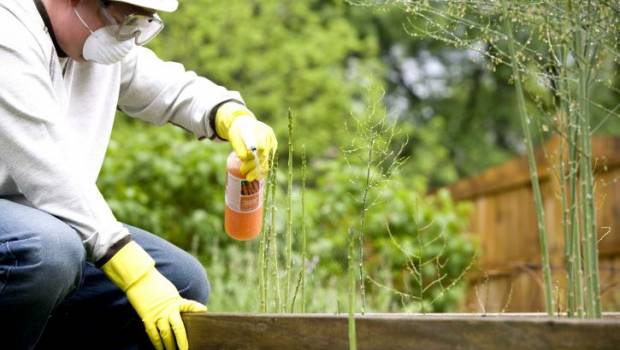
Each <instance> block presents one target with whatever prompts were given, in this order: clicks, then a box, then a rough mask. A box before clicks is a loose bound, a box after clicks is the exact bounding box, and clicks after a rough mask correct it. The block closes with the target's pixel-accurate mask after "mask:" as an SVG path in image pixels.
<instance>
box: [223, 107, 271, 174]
mask: <svg viewBox="0 0 620 350" xmlns="http://www.w3.org/2000/svg"><path fill="white" fill-rule="evenodd" d="M215 131H216V132H217V134H218V135H219V136H220V137H222V138H224V139H226V140H229V141H230V143H231V144H232V147H233V149H234V151H235V153H236V154H237V157H239V160H241V168H240V171H241V173H242V174H244V175H245V176H246V178H247V180H248V181H254V180H256V179H261V178H263V177H264V176H265V175H266V174H267V171H268V170H269V155H270V154H271V153H273V152H275V151H276V148H278V141H277V140H276V136H275V134H274V133H273V129H271V127H269V126H268V125H267V124H265V123H262V122H259V121H258V120H256V117H255V116H254V114H252V112H251V111H250V110H249V109H247V108H246V107H245V106H244V105H242V104H239V103H236V102H227V103H225V104H223V105H221V106H220V107H219V108H218V110H217V113H216V114H215ZM252 146H255V147H256V150H257V153H258V165H259V167H260V168H259V169H257V168H256V163H257V162H256V161H255V160H254V154H253V153H252V150H251V149H250V147H252Z"/></svg>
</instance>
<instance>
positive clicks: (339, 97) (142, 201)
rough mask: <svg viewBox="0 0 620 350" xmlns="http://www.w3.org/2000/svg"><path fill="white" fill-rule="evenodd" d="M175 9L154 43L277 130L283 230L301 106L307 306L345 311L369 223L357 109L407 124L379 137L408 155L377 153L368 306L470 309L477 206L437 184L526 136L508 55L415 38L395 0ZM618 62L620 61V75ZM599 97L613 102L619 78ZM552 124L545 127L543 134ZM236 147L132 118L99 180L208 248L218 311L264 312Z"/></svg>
mask: <svg viewBox="0 0 620 350" xmlns="http://www.w3.org/2000/svg"><path fill="white" fill-rule="evenodd" d="M162 17H163V18H164V20H165V22H166V28H165V30H164V31H163V32H162V33H161V34H160V35H159V37H158V38H157V39H156V40H154V41H153V42H152V43H151V44H149V46H150V47H151V48H152V49H153V50H154V51H155V52H156V53H157V54H158V55H159V56H160V57H162V58H164V59H168V60H173V61H177V62H181V63H183V64H184V65H185V66H186V68H187V69H189V70H193V71H196V72H197V73H198V74H200V75H203V76H206V77H208V78H209V79H211V80H213V81H215V82H216V83H218V84H221V85H224V86H226V87H228V88H229V89H234V90H238V91H240V92H241V93H242V95H243V96H244V99H245V100H246V103H247V105H248V106H249V107H250V108H251V109H252V110H253V111H254V112H255V114H256V115H257V116H258V118H259V119H261V120H263V121H265V122H266V123H268V124H270V125H271V126H273V128H274V130H275V131H276V134H277V135H278V139H279V145H280V148H279V152H280V156H281V157H280V167H279V171H280V175H279V179H280V181H279V189H278V193H277V199H276V201H277V203H278V208H279V211H278V214H277V217H276V219H277V220H276V228H277V232H278V233H279V234H280V236H281V237H282V236H283V235H284V232H285V216H286V213H285V212H286V210H285V209H286V204H285V203H286V202H285V196H286V193H285V191H286V176H285V174H286V154H287V147H288V146H287V136H286V135H287V118H286V116H287V110H288V109H289V108H290V109H291V110H292V111H293V114H294V120H295V133H296V137H295V139H294V141H293V145H294V148H295V151H296V152H295V158H294V163H295V167H296V169H297V170H296V172H295V175H296V178H295V186H294V193H293V197H294V199H295V203H296V207H295V208H294V211H295V225H294V234H295V237H296V241H295V243H294V244H295V249H296V251H299V240H298V239H297V237H299V232H300V218H299V215H300V211H299V209H300V204H299V197H300V183H301V179H300V178H299V164H300V153H299V149H300V148H301V146H302V145H304V146H305V148H306V152H307V155H308V164H309V166H308V170H307V172H306V173H307V175H306V178H307V183H308V186H307V187H308V188H307V190H306V216H305V224H306V229H307V232H308V242H309V245H308V250H309V263H308V264H307V266H305V267H303V268H305V269H306V271H307V273H308V276H309V277H308V278H309V280H308V282H307V283H308V287H307V288H308V289H307V293H306V294H307V300H306V303H307V305H308V307H307V310H308V311H323V312H339V311H344V310H345V309H346V308H345V305H344V304H345V303H346V283H345V275H346V266H347V265H346V264H347V261H346V239H347V238H346V237H347V230H348V228H349V227H352V226H355V225H359V220H360V210H361V209H362V207H363V204H362V197H363V191H364V186H363V185H362V184H363V183H364V179H365V176H366V170H367V169H366V167H367V165H368V162H367V161H366V160H365V158H364V157H365V154H366V153H365V144H367V143H368V138H367V136H368V133H367V131H368V130H367V129H364V130H361V129H359V128H360V127H359V121H360V120H371V121H381V120H384V121H387V122H388V123H395V125H396V129H397V131H398V132H397V133H396V135H394V137H393V138H392V139H391V140H390V142H389V143H386V144H384V145H383V146H382V147H383V150H384V151H385V152H388V153H389V152H390V150H391V151H392V152H397V151H398V150H402V152H400V153H399V154H400V158H399V160H400V162H401V164H400V166H399V167H397V168H395V169H391V171H387V170H386V167H385V163H382V162H380V161H379V162H378V161H376V160H375V161H374V162H371V168H372V171H373V173H376V174H378V175H377V179H381V181H379V182H378V183H377V186H373V187H372V188H371V191H370V196H371V198H370V201H369V203H370V204H371V205H370V207H369V208H367V210H366V215H367V216H366V241H365V248H364V249H365V252H366V253H365V254H366V256H365V263H366V268H367V274H368V276H369V277H370V278H371V279H372V281H374V282H373V283H371V282H368V295H367V301H368V309H369V310H370V311H449V310H454V309H455V308H456V307H458V304H459V302H460V300H461V298H462V297H463V296H464V288H465V286H464V284H463V283H462V281H461V282H459V276H461V274H462V272H463V271H464V270H466V269H468V268H469V267H470V266H471V263H472V260H473V259H474V255H475V246H476V244H475V242H473V241H472V240H471V239H470V238H469V236H468V235H467V218H468V210H469V208H468V206H467V205H465V204H458V205H457V204H455V203H453V202H452V200H451V199H450V197H449V195H448V194H447V193H446V192H443V191H439V192H434V191H435V190H436V189H438V188H440V187H442V186H444V185H446V184H449V183H451V182H453V181H456V180H457V179H459V178H463V177H466V176H469V175H472V174H475V173H477V172H479V171H480V170H482V169H485V168H487V167H489V166H491V165H495V164H498V163H500V162H502V161H504V160H507V159H509V158H510V157H512V156H514V155H515V154H518V153H520V152H521V151H522V148H523V145H522V141H521V139H522V136H521V131H520V125H519V119H518V117H517V116H516V114H515V113H516V108H515V100H514V94H513V89H514V87H513V86H512V85H511V83H510V81H509V77H510V67H504V66H493V65H491V64H490V63H489V62H487V60H486V59H485V56H484V55H482V54H481V53H480V52H484V51H485V50H493V49H494V48H493V47H486V46H483V45H482V46H480V47H475V48H471V47H469V48H468V47H464V48H454V47H450V46H447V45H445V44H443V43H441V42H437V41H433V40H430V39H426V38H422V37H414V36H412V35H411V31H410V30H409V28H410V27H411V26H412V25H415V23H412V22H411V19H410V18H408V17H407V12H406V11H405V9H404V8H403V7H401V6H400V5H399V4H398V2H396V3H395V4H391V5H383V6H372V7H369V6H360V5H351V4H348V3H346V2H344V1H337V0H307V1H295V0H260V1H258V0H256V1H251V0H229V1H218V0H193V1H181V2H180V7H179V10H178V11H177V12H175V13H173V14H163V15H162ZM617 71H618V67H617V66H616V64H615V63H610V67H609V72H610V73H609V77H608V78H609V79H610V81H612V82H613V85H614V86H618V82H619V80H618V79H619V78H618V75H617ZM538 83H539V82H536V81H532V82H531V83H530V84H529V85H528V86H526V89H527V90H528V91H529V92H530V93H531V94H530V96H528V97H529V98H530V100H529V101H528V103H529V104H530V105H531V108H532V111H533V113H536V109H537V108H539V107H540V101H539V100H537V99H536V97H535V96H537V94H536V91H537V89H538V85H537V84H538ZM594 96H596V99H597V102H598V103H600V104H601V105H604V106H611V105H613V104H612V103H613V102H614V101H617V100H618V90H617V89H616V90H613V89H605V90H604V92H601V93H600V94H596V93H595V94H594ZM596 118H598V119H597V120H598V121H599V122H602V123H603V124H601V125H603V127H600V128H598V132H601V133H611V134H618V133H620V123H618V120H615V119H609V120H607V119H606V118H607V117H606V116H605V115H604V114H602V113H601V114H600V115H598V114H596V111H595V119H596ZM546 136H547V135H546V134H545V130H544V129H542V128H541V131H540V133H539V135H538V138H539V139H544V138H545V137H546ZM228 152H230V147H229V145H227V144H213V143H209V142H199V141H196V140H195V139H193V138H192V137H191V136H190V135H187V134H185V133H184V132H183V131H182V130H179V129H177V128H174V127H170V126H167V127H163V128H155V127H152V126H149V125H144V124H142V123H139V122H135V121H133V120H131V118H128V117H126V116H121V115H119V118H117V122H116V125H115V129H114V134H113V139H112V141H111V144H110V148H109V151H108V158H107V160H106V163H105V165H104V169H103V171H102V174H101V176H100V180H99V186H100V188H101V190H102V192H103V193H104V196H105V197H106V198H107V199H108V201H109V203H110V205H111V207H112V209H113V210H114V212H115V214H116V215H117V217H118V218H119V220H122V221H124V222H127V223H131V224H133V225H137V226H140V227H143V228H145V229H147V230H150V231H152V232H154V233H156V234H158V235H161V236H163V237H165V238H166V239H169V240H170V241H172V242H173V243H175V244H177V245H179V246H180V247H182V248H184V249H186V250H188V251H190V252H192V253H193V254H195V255H196V256H197V257H199V258H200V259H201V261H202V262H203V263H204V265H205V267H206V269H207V272H208V274H209V278H210V280H211V282H212V284H213V295H212V298H211V301H210V308H211V310H214V311H257V309H258V291H257V290H256V285H257V284H256V283H257V282H256V281H257V270H256V253H257V250H258V248H257V246H258V244H257V242H249V243H242V242H237V241H233V240H231V239H230V238H228V237H227V236H226V234H225V233H224V232H223V208H224V204H223V201H224V199H223V195H224V189H223V185H224V175H225V159H226V156H227V155H228ZM430 192H434V193H435V194H434V195H427V193H430ZM388 228H389V232H391V236H390V234H388ZM280 248H283V244H280ZM412 257H413V258H412ZM294 258H295V259H294V261H295V266H296V269H299V268H302V267H301V266H300V257H299V255H296V256H295V257H294ZM413 260H415V261H414V262H412V261H413ZM425 261H427V262H433V261H434V263H424V262H425ZM412 267H413V271H415V272H416V273H418V272H419V275H418V278H416V273H413V272H412ZM418 269H419V270H418ZM296 271H297V270H296ZM419 277H421V278H419ZM437 280H440V283H433V281H437ZM426 287H428V288H426ZM395 291H399V292H395Z"/></svg>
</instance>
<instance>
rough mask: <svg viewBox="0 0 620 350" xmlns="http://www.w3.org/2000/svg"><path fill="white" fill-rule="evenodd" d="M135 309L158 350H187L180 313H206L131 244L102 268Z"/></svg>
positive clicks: (200, 305) (202, 307) (140, 249)
mask: <svg viewBox="0 0 620 350" xmlns="http://www.w3.org/2000/svg"><path fill="white" fill-rule="evenodd" d="M102 270H103V272H104V273H105V274H106V275H107V276H108V277H109V278H110V279H111V280H112V282H114V284H116V285H117V286H118V287H119V288H121V289H122V290H123V291H124V292H125V293H126V294H127V298H128V299H129V302H130V303H131V305H132V306H133V307H134V309H135V310H136V312H137V313H138V315H139V316H140V318H141V319H142V322H144V327H145V329H146V333H147V334H148V336H149V338H150V339H151V342H152V343H153V345H154V346H155V348H156V349H157V350H164V349H166V350H173V349H177V346H178V349H180V350H187V349H188V346H189V345H188V343H187V335H186V333H185V326H184V325H183V321H182V320H181V314H180V313H181V312H186V311H207V307H206V306H204V305H202V304H200V303H198V302H196V301H192V300H187V299H183V298H181V296H180V295H179V292H178V291H177V289H176V287H175V286H174V285H173V284H172V283H171V282H170V281H168V280H167V279H166V278H165V277H164V276H163V275H162V274H160V273H159V271H157V269H155V261H154V260H153V259H152V258H151V257H150V256H149V255H148V253H147V252H146V251H144V249H142V247H140V246H139V245H138V244H137V243H135V242H133V241H132V242H130V243H128V244H127V245H125V246H124V247H123V248H121V249H120V250H119V251H118V252H117V253H116V254H115V255H114V256H113V257H112V258H111V259H110V260H109V261H108V262H107V263H105V264H104V265H103V266H102Z"/></svg>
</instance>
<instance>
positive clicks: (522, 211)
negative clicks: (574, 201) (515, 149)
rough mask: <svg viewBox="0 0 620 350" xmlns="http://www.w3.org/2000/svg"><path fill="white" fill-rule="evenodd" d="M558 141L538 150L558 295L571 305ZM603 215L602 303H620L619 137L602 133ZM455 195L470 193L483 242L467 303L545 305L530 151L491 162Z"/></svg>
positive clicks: (516, 308)
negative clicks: (496, 163) (494, 164)
mask: <svg viewBox="0 0 620 350" xmlns="http://www.w3.org/2000/svg"><path fill="white" fill-rule="evenodd" d="M558 150H559V141H558V140H557V139H554V140H552V141H550V142H549V143H547V144H546V145H545V147H544V148H539V149H538V150H537V151H536V158H537V164H538V172H539V176H540V182H541V191H542V195H543V201H544V207H545V222H546V226H547V234H548V244H549V253H550V257H551V259H550V260H551V265H552V266H551V268H552V272H553V283H554V286H555V293H554V294H556V295H555V296H554V298H556V300H557V301H559V308H560V309H561V310H564V309H565V300H564V296H565V294H566V293H565V292H564V288H565V284H566V276H565V272H564V271H565V270H564V256H563V251H564V240H563V227H562V203H561V200H560V196H559V195H560V187H559V181H558V174H559V173H558V171H557V169H554V168H553V167H554V166H556V164H557V163H558V162H557V161H556V160H557V159H558V158H557V157H558V154H559V153H560V152H558ZM592 153H593V157H594V159H595V163H594V164H595V178H596V197H595V200H596V216H597V228H598V229H599V232H598V233H599V237H600V238H601V240H600V243H599V254H600V260H599V268H600V271H601V292H602V301H603V309H604V310H606V311H612V310H620V233H619V228H620V139H618V138H612V137H596V138H594V139H593V143H592ZM449 190H450V192H451V193H452V196H453V197H454V198H455V199H456V200H467V201H471V202H472V203H473V205H474V210H473V212H472V215H471V226H470V228H471V232H472V233H471V234H472V235H475V236H477V238H478V240H479V242H480V248H481V251H480V255H479V257H478V264H477V268H475V271H472V273H471V274H470V285H471V288H469V293H468V297H467V301H466V302H465V304H464V305H463V307H462V309H463V311H472V312H502V311H510V312H529V311H543V310H544V299H543V288H542V274H541V269H540V246H539V242H538V231H537V228H536V226H537V225H536V213H535V209H534V201H533V196H532V190H531V183H530V178H529V171H528V163H527V159H526V158H525V157H522V158H518V159H514V160H511V161H509V162H507V163H505V164H502V165H500V166H497V167H494V168H491V169H488V170H486V171H484V172H483V173H481V174H480V175H478V176H476V177H473V178H469V179H465V180H462V181H460V182H457V183H456V184H454V185H452V186H451V187H450V188H449Z"/></svg>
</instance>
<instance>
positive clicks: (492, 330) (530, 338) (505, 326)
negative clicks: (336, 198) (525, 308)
mask: <svg viewBox="0 0 620 350" xmlns="http://www.w3.org/2000/svg"><path fill="white" fill-rule="evenodd" d="M183 319H184V321H185V326H186V328H187V332H188V338H189V342H190V349H193V350H202V349H205V350H206V349H218V350H242V349H243V350H263V349H278V350H289V349H316V350H319V349H322V350H323V349H326V350H327V349H329V350H331V349H343V350H344V349H348V336H347V322H348V319H347V316H346V315H333V314H223V313H197V314H185V315H183ZM356 328H357V344H358V349H360V350H362V349H381V350H391V349H393V350H401V349H402V350H404V349H408V350H415V349H424V350H430V349H439V350H441V349H481V350H483V349H500V350H510V349H528V350H535V349H545V350H546V349H575V350H577V349H579V350H583V349H620V313H609V314H605V316H604V317H603V319H600V320H577V319H568V318H549V317H547V316H545V315H544V314H484V315H483V314H425V315H419V314H366V315H363V316H361V315H358V316H357V317H356Z"/></svg>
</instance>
